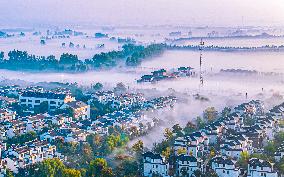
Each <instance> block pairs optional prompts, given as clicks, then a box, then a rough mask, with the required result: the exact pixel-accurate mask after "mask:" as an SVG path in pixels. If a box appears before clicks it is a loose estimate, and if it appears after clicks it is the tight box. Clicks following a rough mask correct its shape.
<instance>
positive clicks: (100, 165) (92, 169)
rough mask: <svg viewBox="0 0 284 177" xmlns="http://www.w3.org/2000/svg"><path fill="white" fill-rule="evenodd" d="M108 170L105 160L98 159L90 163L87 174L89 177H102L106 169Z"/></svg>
mask: <svg viewBox="0 0 284 177" xmlns="http://www.w3.org/2000/svg"><path fill="white" fill-rule="evenodd" d="M106 168H107V162H106V160H105V159H103V158H96V159H94V160H92V161H91V162H90V166H89V170H88V172H87V174H88V176H92V177H100V176H102V175H103V173H106V172H103V170H104V169H106Z"/></svg>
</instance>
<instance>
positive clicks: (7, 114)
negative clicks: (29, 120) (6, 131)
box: [0, 109, 16, 123]
mask: <svg viewBox="0 0 284 177" xmlns="http://www.w3.org/2000/svg"><path fill="white" fill-rule="evenodd" d="M15 118H16V112H15V111H11V110H9V109H0V123H1V122H5V121H12V120H14V119H15Z"/></svg>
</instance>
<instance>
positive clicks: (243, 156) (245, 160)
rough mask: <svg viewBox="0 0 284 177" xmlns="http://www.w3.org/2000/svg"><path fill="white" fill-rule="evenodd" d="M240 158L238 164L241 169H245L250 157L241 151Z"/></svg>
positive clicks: (246, 152)
mask: <svg viewBox="0 0 284 177" xmlns="http://www.w3.org/2000/svg"><path fill="white" fill-rule="evenodd" d="M240 155H241V158H240V159H239V160H238V164H239V165H240V166H241V167H243V168H246V167H247V165H248V162H249V159H250V155H249V153H248V151H243V152H241V154H240Z"/></svg>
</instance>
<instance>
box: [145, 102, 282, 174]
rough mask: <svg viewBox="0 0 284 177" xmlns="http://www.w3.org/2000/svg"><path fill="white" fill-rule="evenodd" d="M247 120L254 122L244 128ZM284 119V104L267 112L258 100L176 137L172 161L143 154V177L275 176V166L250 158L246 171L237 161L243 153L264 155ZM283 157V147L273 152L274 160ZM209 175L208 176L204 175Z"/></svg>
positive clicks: (239, 106)
mask: <svg viewBox="0 0 284 177" xmlns="http://www.w3.org/2000/svg"><path fill="white" fill-rule="evenodd" d="M246 119H253V120H255V122H254V123H253V125H247V123H246ZM282 119H284V104H281V105H278V106H275V107H274V108H273V109H271V110H270V111H269V112H268V113H265V111H264V105H263V103H262V102H261V101H258V100H253V101H250V102H248V103H243V104H240V105H238V106H237V107H235V108H234V111H232V113H230V114H229V115H228V116H226V117H221V118H219V119H218V120H217V121H215V122H213V123H210V124H208V125H207V126H206V127H205V128H203V129H201V130H199V131H196V132H193V133H191V134H189V135H184V136H180V137H177V138H176V139H175V141H174V144H173V147H171V148H172V150H173V151H174V156H175V158H171V159H175V161H174V162H172V161H171V160H166V159H165V157H163V156H162V155H160V154H155V153H152V152H146V153H144V154H143V159H144V171H143V173H144V174H143V175H144V176H155V175H160V176H173V175H176V176H198V173H199V174H200V173H203V174H206V172H209V171H212V170H213V171H214V172H215V173H216V174H217V175H218V176H220V177H238V176H249V177H261V176H264V177H277V176H278V175H279V172H277V170H276V169H275V168H274V164H273V163H270V162H268V161H266V160H261V159H256V158H250V159H249V161H248V165H247V168H241V167H240V164H238V163H237V162H238V161H239V160H240V159H241V158H242V155H243V154H252V153H259V152H263V147H264V146H265V145H267V143H268V142H269V141H271V140H273V138H274V135H275V133H277V132H279V131H280V128H279V126H278V123H279V121H280V120H282ZM283 156H284V148H279V149H278V151H277V152H276V153H275V160H276V162H277V161H280V159H281V158H282V157H283ZM207 174H209V173H207Z"/></svg>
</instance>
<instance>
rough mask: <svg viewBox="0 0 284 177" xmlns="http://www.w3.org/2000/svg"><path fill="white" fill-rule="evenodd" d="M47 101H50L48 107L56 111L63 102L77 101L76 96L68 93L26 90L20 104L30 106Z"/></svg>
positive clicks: (20, 98)
mask: <svg viewBox="0 0 284 177" xmlns="http://www.w3.org/2000/svg"><path fill="white" fill-rule="evenodd" d="M45 101H46V102H47V103H48V109H49V110H51V111H54V110H56V109H57V108H59V107H60V106H61V105H63V103H68V102H71V101H75V98H74V97H72V96H71V95H69V94H66V93H55V92H37V91H26V92H23V93H22V94H21V95H20V96H19V102H20V104H21V105H25V106H27V107H29V108H35V107H38V106H39V105H40V104H41V103H42V102H45Z"/></svg>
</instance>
